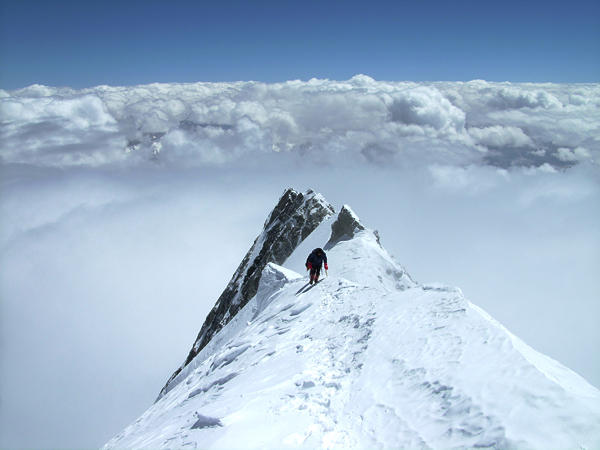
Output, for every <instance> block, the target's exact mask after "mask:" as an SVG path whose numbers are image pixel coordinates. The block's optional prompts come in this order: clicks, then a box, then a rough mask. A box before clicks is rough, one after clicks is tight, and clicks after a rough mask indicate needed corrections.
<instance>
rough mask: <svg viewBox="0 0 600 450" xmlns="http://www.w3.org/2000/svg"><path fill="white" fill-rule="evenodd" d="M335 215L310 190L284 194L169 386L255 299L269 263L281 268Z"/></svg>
mask: <svg viewBox="0 0 600 450" xmlns="http://www.w3.org/2000/svg"><path fill="white" fill-rule="evenodd" d="M334 213H335V210H334V208H333V207H332V206H331V205H330V204H329V203H327V202H326V201H325V199H324V198H323V197H322V196H321V195H320V194H317V193H315V192H314V191H312V190H309V191H307V192H306V193H304V194H302V193H300V192H298V191H296V190H294V189H288V190H286V191H285V192H284V193H283V195H282V196H281V198H280V199H279V202H278V203H277V206H276V207H275V208H274V209H273V211H271V213H270V214H269V217H268V218H267V221H266V222H265V226H264V229H263V231H262V233H261V234H260V235H259V236H258V237H257V238H256V240H255V241H254V244H253V245H252V247H251V248H250V250H249V251H248V253H247V254H246V256H245V257H244V259H243V260H242V262H241V264H240V265H239V267H238V268H237V270H236V271H235V273H234V275H233V277H232V278H231V281H230V282H229V284H228V285H227V287H226V288H225V290H224V291H223V293H222V294H221V296H220V297H219V299H218V300H217V303H216V304H215V306H214V307H213V309H212V310H211V311H210V313H209V314H208V316H207V317H206V320H205V321H204V324H203V325H202V328H201V329H200V333H199V334H198V337H197V338H196V341H195V342H194V345H193V347H192V349H191V350H190V353H189V354H188V356H187V358H186V360H185V362H184V363H183V365H182V366H181V367H180V368H179V369H177V370H176V371H175V373H174V374H173V375H172V376H171V378H169V381H167V384H166V385H165V386H164V387H163V389H162V390H161V393H160V395H159V398H160V397H162V396H163V395H164V394H165V393H166V392H167V391H168V390H169V385H170V384H171V382H172V381H173V380H174V379H175V378H176V377H177V375H178V374H179V373H180V372H181V371H182V370H183V368H185V367H186V366H187V365H188V364H189V363H190V362H191V361H192V360H193V359H194V358H195V357H196V355H197V354H198V353H199V352H200V351H201V350H202V349H203V348H204V347H205V346H206V344H208V343H209V342H210V340H211V339H212V337H213V336H214V335H215V334H216V333H218V332H219V330H221V329H222V328H223V327H224V326H225V325H227V323H229V321H230V320H231V319H232V318H233V317H235V315H236V314H237V313H238V312H239V311H240V310H241V309H242V308H243V307H244V306H245V305H246V304H247V303H248V302H249V301H250V300H251V299H252V297H254V296H255V295H256V292H257V290H258V284H259V281H260V277H261V273H262V271H263V269H264V268H265V266H266V265H267V264H268V263H271V262H274V263H276V264H283V263H284V262H285V260H286V259H287V258H288V257H289V256H290V255H291V254H292V252H293V251H294V250H295V249H296V247H297V246H298V245H299V244H300V243H301V242H302V241H303V240H304V239H306V237H307V236H308V235H309V234H310V233H312V232H313V231H314V229H315V228H317V227H318V226H319V224H320V223H321V222H323V220H325V219H327V218H328V217H330V216H332V215H333V214H334Z"/></svg>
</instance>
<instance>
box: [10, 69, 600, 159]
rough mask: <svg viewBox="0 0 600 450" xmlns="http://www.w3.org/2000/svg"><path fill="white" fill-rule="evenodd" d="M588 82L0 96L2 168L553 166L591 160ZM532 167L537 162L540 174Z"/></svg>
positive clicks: (363, 82) (323, 84)
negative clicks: (303, 163) (299, 163)
mask: <svg viewBox="0 0 600 450" xmlns="http://www.w3.org/2000/svg"><path fill="white" fill-rule="evenodd" d="M599 105H600V90H599V89H598V86H597V85H585V84H582V85H553V84H543V85H540V84H519V85H513V84H510V83H488V82H485V81H471V82H468V83H410V82H398V83H392V82H378V81H375V80H373V79H371V78H369V77H367V76H364V75H359V76H356V77H354V78H352V79H351V80H349V81H345V82H337V81H329V80H310V81H308V82H301V81H289V82H286V83H279V84H269V85H268V84H263V83H256V82H239V83H196V84H154V85H147V86H136V87H109V86H99V87H95V88H91V89H84V90H79V91H75V90H72V89H68V88H50V87H46V86H38V85H36V86H31V87H28V88H25V89H20V90H16V91H11V92H6V91H0V115H1V117H2V137H3V145H2V158H3V161H4V163H33V164H41V165H50V166H60V167H64V166H74V165H78V166H90V167H103V166H110V167H115V166H119V167H123V166H128V167H129V166H134V165H139V164H141V163H145V162H146V161H148V160H149V159H151V160H155V161H160V162H161V163H162V164H167V165H175V166H184V167H190V166H205V165H215V164H223V163H229V162H232V161H237V160H240V159H244V158H247V159H252V158H254V157H256V156H264V155H270V154H278V155H286V156H288V157H292V158H297V159H302V160H307V159H308V160H310V161H315V162H319V163H321V164H332V165H342V164H344V165H346V164H361V163H370V164H383V165H387V164H414V163H416V164H422V163H426V164H427V163H434V162H435V163H439V164H451V165H468V164H492V165H496V166H499V167H510V166H513V165H520V166H535V167H540V166H543V167H544V168H545V169H547V170H550V169H551V168H552V167H554V168H556V167H564V166H567V165H573V164H576V163H578V162H581V161H586V160H590V159H594V158H595V159H596V160H597V159H598V152H599V151H600V147H599V142H598V139H597V138H598V132H599V129H598V123H599V122H600V117H599V114H600V112H599V111H600V110H599ZM544 164H547V165H545V166H544Z"/></svg>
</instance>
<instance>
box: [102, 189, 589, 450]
mask: <svg viewBox="0 0 600 450" xmlns="http://www.w3.org/2000/svg"><path fill="white" fill-rule="evenodd" d="M308 229H312V231H310V232H306V230H308ZM290 233H291V234H290ZM324 243H326V245H324ZM315 247H323V248H326V249H327V250H326V251H327V254H328V257H329V265H330V272H331V273H330V274H329V276H325V277H323V278H322V280H321V281H320V282H319V283H318V284H316V285H312V286H310V285H308V282H307V277H306V276H305V275H303V274H302V273H303V272H304V270H305V268H304V261H305V258H306V256H307V254H308V252H309V251H310V250H312V249H313V248H315ZM261 258H264V259H263V260H262V261H260V259H261ZM252 267H255V269H254V270H250V268H252ZM258 267H261V270H260V276H254V275H255V274H256V270H258ZM242 275H243V276H242ZM240 280H242V281H241V282H240ZM250 280H252V283H256V287H255V288H254V287H252V288H249V287H246V288H244V286H245V285H244V283H246V282H250ZM228 288H230V289H231V292H233V290H234V288H235V289H240V292H241V290H242V289H246V291H245V292H246V294H241V293H240V292H237V291H236V292H234V294H233V295H230V296H227V297H222V298H220V300H219V301H220V302H221V301H224V300H225V299H227V301H229V304H230V305H231V307H230V308H229V309H227V310H226V311H232V312H235V311H236V312H237V313H236V314H233V313H231V314H230V315H229V316H228V320H227V321H226V323H225V322H224V321H222V318H220V319H219V320H217V322H218V324H219V326H220V327H218V329H214V332H213V333H212V337H211V338H210V339H209V340H208V341H207V342H206V344H204V345H203V346H202V347H201V348H200V347H198V351H197V352H196V354H195V356H194V357H193V358H192V359H191V360H190V361H189V362H188V363H187V364H186V365H185V366H183V367H182V369H181V370H180V371H179V372H178V373H176V374H175V376H174V377H173V378H172V379H171V380H170V384H168V389H164V390H163V391H164V392H163V393H161V396H160V397H159V399H158V400H157V401H156V403H155V404H154V405H152V406H151V407H150V409H149V410H148V411H147V412H146V413H145V414H143V415H142V416H141V417H140V418H139V419H138V420H137V421H136V422H134V423H133V424H132V425H130V426H129V427H128V428H126V429H125V430H123V432H121V433H120V434H119V435H118V436H116V437H115V438H114V439H113V440H111V441H110V442H109V443H108V444H107V445H106V446H105V447H104V448H103V449H105V450H108V449H139V448H153V449H180V448H215V449H232V448H245V449H282V448H305V449H309V448H310V449H313V448H322V449H334V448H344V449H363V448H382V449H386V448H403V449H419V450H438V449H450V448H452V449H463V450H467V449H473V448H489V449H496V450H501V449H502V450H504V449H513V450H519V449H522V450H525V449H532V448H535V449H548V450H550V449H556V448H560V449H573V450H575V449H577V450H581V449H584V450H593V449H596V448H600V391H599V390H598V389H596V388H594V387H593V386H591V385H590V384H589V383H587V382H586V381H585V380H584V379H583V378H581V377H580V376H579V375H577V374H576V373H575V372H573V371H571V370H570V369H568V368H566V367H564V366H562V365H561V364H560V363H558V362H557V361H554V360H552V359H551V358H549V357H547V356H545V355H543V354H541V353H539V352H537V351H535V350H534V349H532V348H531V347H529V346H527V344H525V343H524V342H523V341H521V340H520V339H519V338H518V337H516V336H514V335H513V334H512V333H510V331H508V330H507V329H506V328H504V327H503V326H502V325H501V324H499V323H498V322H497V321H495V320H494V319H493V318H492V317H491V316H489V315H488V314H487V313H486V312H485V311H483V310H481V309H480V308H479V307H477V306H475V305H473V304H472V303H471V302H469V301H468V300H467V299H466V298H465V297H464V295H463V293H462V291H461V290H460V289H459V288H456V287H452V286H447V285H444V284H440V283H431V284H418V283H416V282H415V281H414V280H412V278H411V277H410V276H409V275H408V273H407V272H406V270H405V269H404V268H403V267H402V266H401V265H400V264H399V263H398V262H397V261H396V260H395V259H394V258H393V257H392V256H391V255H389V254H388V253H387V251H386V250H385V249H384V248H383V246H382V245H381V243H380V239H379V236H378V234H377V233H376V232H375V231H373V230H371V229H369V228H367V227H365V226H364V225H363V224H362V222H361V221H360V219H358V217H357V216H356V214H354V212H352V210H351V209H350V207H348V206H344V207H343V208H342V209H341V210H340V212H338V213H334V212H333V208H332V207H331V206H330V205H329V204H328V203H326V202H325V201H324V199H322V197H321V196H319V195H318V194H315V193H314V192H312V191H308V192H307V193H306V194H300V193H298V192H296V191H293V190H289V191H286V192H285V193H284V195H283V196H282V199H280V202H279V203H278V205H277V207H276V208H275V209H274V210H273V213H271V214H270V215H269V218H268V219H267V221H266V222H265V228H264V231H263V233H261V235H260V236H259V237H258V238H257V240H256V241H255V243H254V245H253V246H252V248H251V250H250V251H249V252H248V255H247V256H246V258H244V261H243V262H242V264H240V267H239V268H238V271H236V274H235V275H234V277H233V278H232V281H231V282H230V285H229V286H228ZM226 291H227V290H226ZM242 295H246V296H248V297H249V298H248V300H247V302H246V303H244V305H242V306H239V305H240V304H241V303H242V302H243V301H245V300H244V297H243V296H242ZM218 306H219V302H218V303H217V305H216V306H215V308H216V309H218V308H217V307H218ZM218 311H222V310H218ZM219 314H221V313H220V312H219ZM209 317H210V315H209ZM212 317H221V316H212ZM222 317H225V315H223V316H222ZM213 321H214V319H213ZM207 322H208V318H207ZM207 322H205V325H204V326H203V329H204V327H205V326H207V325H206V323H207ZM201 335H202V333H201ZM197 342H198V341H197ZM196 344H197V343H196ZM196 344H195V346H196Z"/></svg>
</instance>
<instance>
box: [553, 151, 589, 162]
mask: <svg viewBox="0 0 600 450" xmlns="http://www.w3.org/2000/svg"><path fill="white" fill-rule="evenodd" d="M557 153H558V159H560V160H561V161H573V162H575V161H583V160H586V159H590V158H591V157H592V155H591V154H590V152H589V151H588V150H587V149H585V148H583V147H577V148H575V149H573V150H571V149H569V148H564V147H561V148H559V149H558V150H557Z"/></svg>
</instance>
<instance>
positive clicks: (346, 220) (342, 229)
mask: <svg viewBox="0 0 600 450" xmlns="http://www.w3.org/2000/svg"><path fill="white" fill-rule="evenodd" d="M364 229H365V227H364V226H363V224H362V223H360V220H359V219H358V217H356V216H355V215H354V213H353V212H352V210H351V209H350V208H348V207H347V206H345V205H344V206H343V207H342V209H341V211H340V213H339V214H338V218H337V220H336V221H335V222H334V223H333V224H332V225H331V237H330V238H329V242H328V243H327V247H331V246H333V245H331V244H334V243H335V242H337V241H340V240H342V239H352V238H353V237H354V233H355V232H356V230H364Z"/></svg>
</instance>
